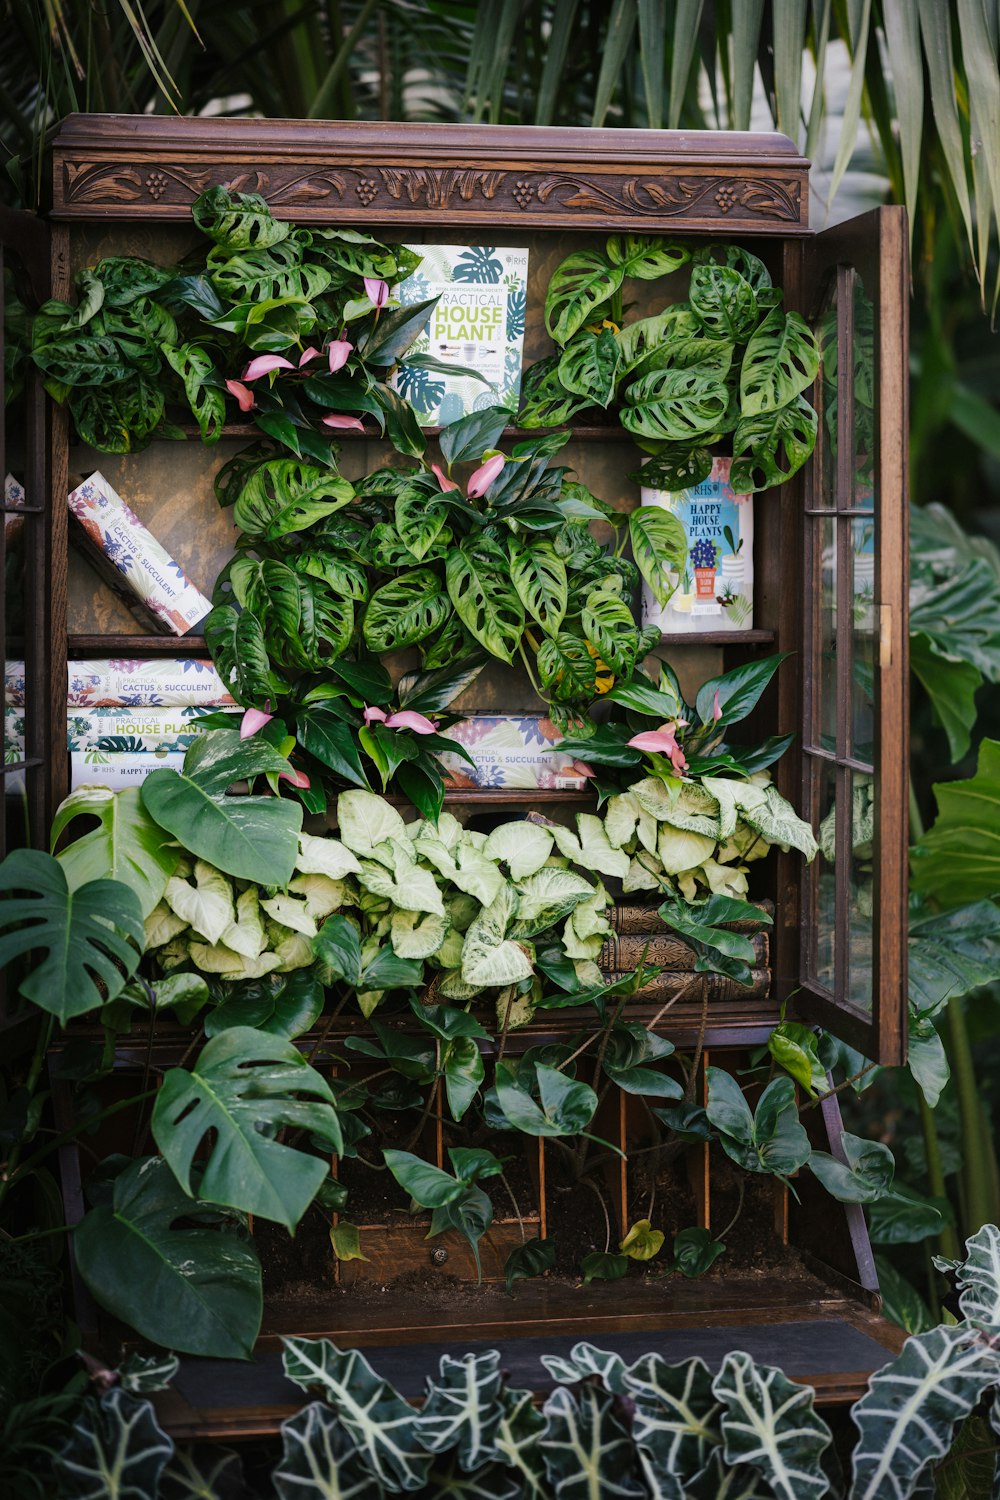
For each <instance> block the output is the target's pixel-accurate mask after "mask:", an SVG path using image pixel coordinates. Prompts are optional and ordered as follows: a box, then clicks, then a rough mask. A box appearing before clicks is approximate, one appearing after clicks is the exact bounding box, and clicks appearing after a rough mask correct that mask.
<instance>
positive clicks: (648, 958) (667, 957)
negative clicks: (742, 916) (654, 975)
mask: <svg viewBox="0 0 1000 1500" xmlns="http://www.w3.org/2000/svg"><path fill="white" fill-rule="evenodd" d="M749 941H750V943H751V944H752V946H753V951H754V958H753V966H754V967H755V968H758V969H766V968H767V967H768V964H769V962H770V952H771V944H770V941H769V939H768V935H767V933H766V932H755V933H754V934H753V936H752V937H751V938H750V939H749ZM644 955H645V956H644ZM640 963H641V964H643V965H644V966H645V967H646V968H652V967H653V966H654V965H655V966H656V967H658V968H661V969H672V970H681V971H686V972H691V971H693V969H694V963H695V953H694V950H693V949H692V948H689V947H688V945H687V943H685V942H682V940H681V939H680V938H678V937H674V936H673V935H672V934H668V933H665V932H637V933H631V934H629V935H628V936H627V937H618V936H617V935H616V936H614V937H610V938H608V940H607V942H606V943H605V944H604V947H603V948H602V949H601V957H600V964H601V968H602V969H614V970H616V971H617V972H619V973H621V972H624V973H627V972H628V971H629V970H630V969H637V968H638V967H639V964H640Z"/></svg>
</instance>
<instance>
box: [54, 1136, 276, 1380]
mask: <svg viewBox="0 0 1000 1500" xmlns="http://www.w3.org/2000/svg"><path fill="white" fill-rule="evenodd" d="M199 1208H200V1205H199V1203H198V1202H197V1201H194V1200H192V1199H191V1198H190V1197H188V1196H187V1194H185V1193H183V1192H182V1191H181V1189H180V1187H179V1186H178V1185H177V1180H176V1178H175V1177H174V1175H173V1173H172V1171H171V1170H170V1168H169V1166H168V1165H167V1163H166V1162H165V1161H164V1160H163V1159H162V1157H159V1156H147V1157H143V1158H142V1160H140V1161H134V1162H130V1163H129V1164H128V1166H127V1167H126V1168H125V1170H124V1171H123V1172H121V1173H120V1174H119V1176H118V1177H116V1178H115V1183H114V1190H113V1195H112V1199H111V1202H110V1203H104V1204H101V1205H100V1206H98V1207H97V1208H93V1209H91V1210H90V1212H89V1213H88V1214H87V1215H86V1216H85V1217H84V1218H83V1219H82V1220H81V1222H80V1224H79V1225H78V1226H77V1228H76V1230H75V1231H74V1234H73V1248H74V1252H75V1255H76V1260H77V1265H78V1266H79V1268H80V1274H81V1275H82V1277H83V1279H84V1281H85V1282H86V1283H87V1286H88V1287H89V1288H90V1291H91V1292H92V1293H93V1295H94V1297H95V1298H96V1299H97V1301H98V1302H99V1303H100V1304H101V1306H102V1307H105V1308H107V1310H108V1311H109V1312H111V1313H113V1314H114V1316H115V1317H117V1318H120V1319H121V1321H122V1322H123V1323H127V1324H128V1325H129V1327H130V1328H134V1329H135V1330H136V1331H137V1332H138V1333H139V1334H141V1336H142V1337H143V1338H146V1339H151V1340H152V1341H153V1342H154V1343H157V1344H163V1345H165V1346H167V1347H168V1348H171V1349H178V1350H180V1351H181V1353H183V1354H200V1355H205V1356H207V1357H211V1358H215V1359H249V1358H250V1355H251V1351H252V1349H253V1345H254V1340H255V1339H256V1337H257V1330H258V1329H259V1327H260V1317H261V1309H262V1306H263V1301H262V1292H261V1279H260V1262H259V1261H258V1259H257V1254H256V1251H255V1250H254V1248H253V1242H252V1241H250V1240H248V1239H247V1238H246V1237H245V1236H243V1235H242V1234H239V1233H234V1232H231V1231H228V1230H226V1231H220V1230H218V1229H217V1228H215V1227H214V1226H213V1227H202V1226H200V1225H193V1224H192V1223H191V1220H192V1219H196V1218H197V1216H198V1213H199ZM214 1216H215V1214H213V1217H214Z"/></svg>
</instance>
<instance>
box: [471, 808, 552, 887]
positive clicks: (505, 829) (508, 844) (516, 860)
mask: <svg viewBox="0 0 1000 1500" xmlns="http://www.w3.org/2000/svg"><path fill="white" fill-rule="evenodd" d="M483 852H484V853H485V854H486V855H487V856H488V858H490V859H497V860H502V861H503V862H504V863H505V864H506V865H507V868H508V869H509V870H510V878H511V880H524V879H525V877H526V876H528V875H534V874H535V872H536V871H537V870H540V869H541V868H542V866H543V865H544V863H545V861H546V860H547V859H548V857H549V855H550V854H551V853H552V835H551V833H549V831H548V829H546V828H540V827H539V826H538V824H537V823H525V822H520V823H501V824H500V826H499V828H494V830H493V832H492V833H491V834H490V836H489V838H488V839H487V840H486V847H485V849H484V851H483Z"/></svg>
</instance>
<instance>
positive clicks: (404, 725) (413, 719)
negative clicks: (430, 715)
mask: <svg viewBox="0 0 1000 1500" xmlns="http://www.w3.org/2000/svg"><path fill="white" fill-rule="evenodd" d="M385 727H386V729H412V730H413V733H414V734H437V725H436V724H432V723H431V721H430V719H426V718H424V715H423V714H418V713H415V712H414V711H413V709H412V708H401V709H400V710H399V711H398V712H397V713H394V714H390V715H389V717H388V718H387V719H386V721H385Z"/></svg>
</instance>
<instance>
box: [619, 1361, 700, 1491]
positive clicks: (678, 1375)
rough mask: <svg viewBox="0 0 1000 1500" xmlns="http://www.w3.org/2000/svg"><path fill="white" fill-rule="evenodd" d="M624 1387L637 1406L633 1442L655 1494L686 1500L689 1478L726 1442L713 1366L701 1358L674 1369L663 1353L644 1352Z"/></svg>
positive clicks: (629, 1369)
mask: <svg viewBox="0 0 1000 1500" xmlns="http://www.w3.org/2000/svg"><path fill="white" fill-rule="evenodd" d="M624 1389H625V1393H626V1394H627V1395H628V1396H629V1397H630V1398H631V1400H632V1401H633V1402H634V1403H635V1416H634V1417H633V1419H632V1440H633V1442H634V1443H635V1445H636V1447H637V1448H638V1450H639V1462H640V1463H641V1465H642V1470H643V1473H644V1474H645V1476H646V1482H647V1483H648V1484H649V1486H650V1490H651V1492H652V1494H653V1495H655V1496H656V1500H685V1497H686V1494H687V1488H686V1486H687V1482H688V1480H690V1479H691V1478H692V1477H693V1476H694V1475H696V1474H698V1473H700V1472H701V1471H702V1470H703V1469H704V1468H705V1466H706V1464H707V1463H708V1461H709V1458H710V1457H711V1454H712V1450H713V1448H715V1447H716V1446H717V1445H718V1444H719V1443H721V1441H722V1434H721V1431H720V1428H719V1416H720V1413H721V1411H722V1406H721V1403H720V1402H719V1400H718V1399H717V1398H716V1397H715V1396H714V1395H713V1394H712V1376H711V1373H710V1371H709V1368H708V1366H707V1365H706V1364H705V1361H704V1360H702V1359H697V1358H695V1359H686V1360H684V1361H683V1363H681V1364H677V1365H671V1364H668V1363H667V1361H666V1360H665V1359H664V1358H663V1357H662V1355H659V1354H644V1355H643V1356H642V1358H641V1359H637V1360H636V1362H635V1364H633V1365H629V1366H628V1368H627V1369H626V1370H625V1373H624Z"/></svg>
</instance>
